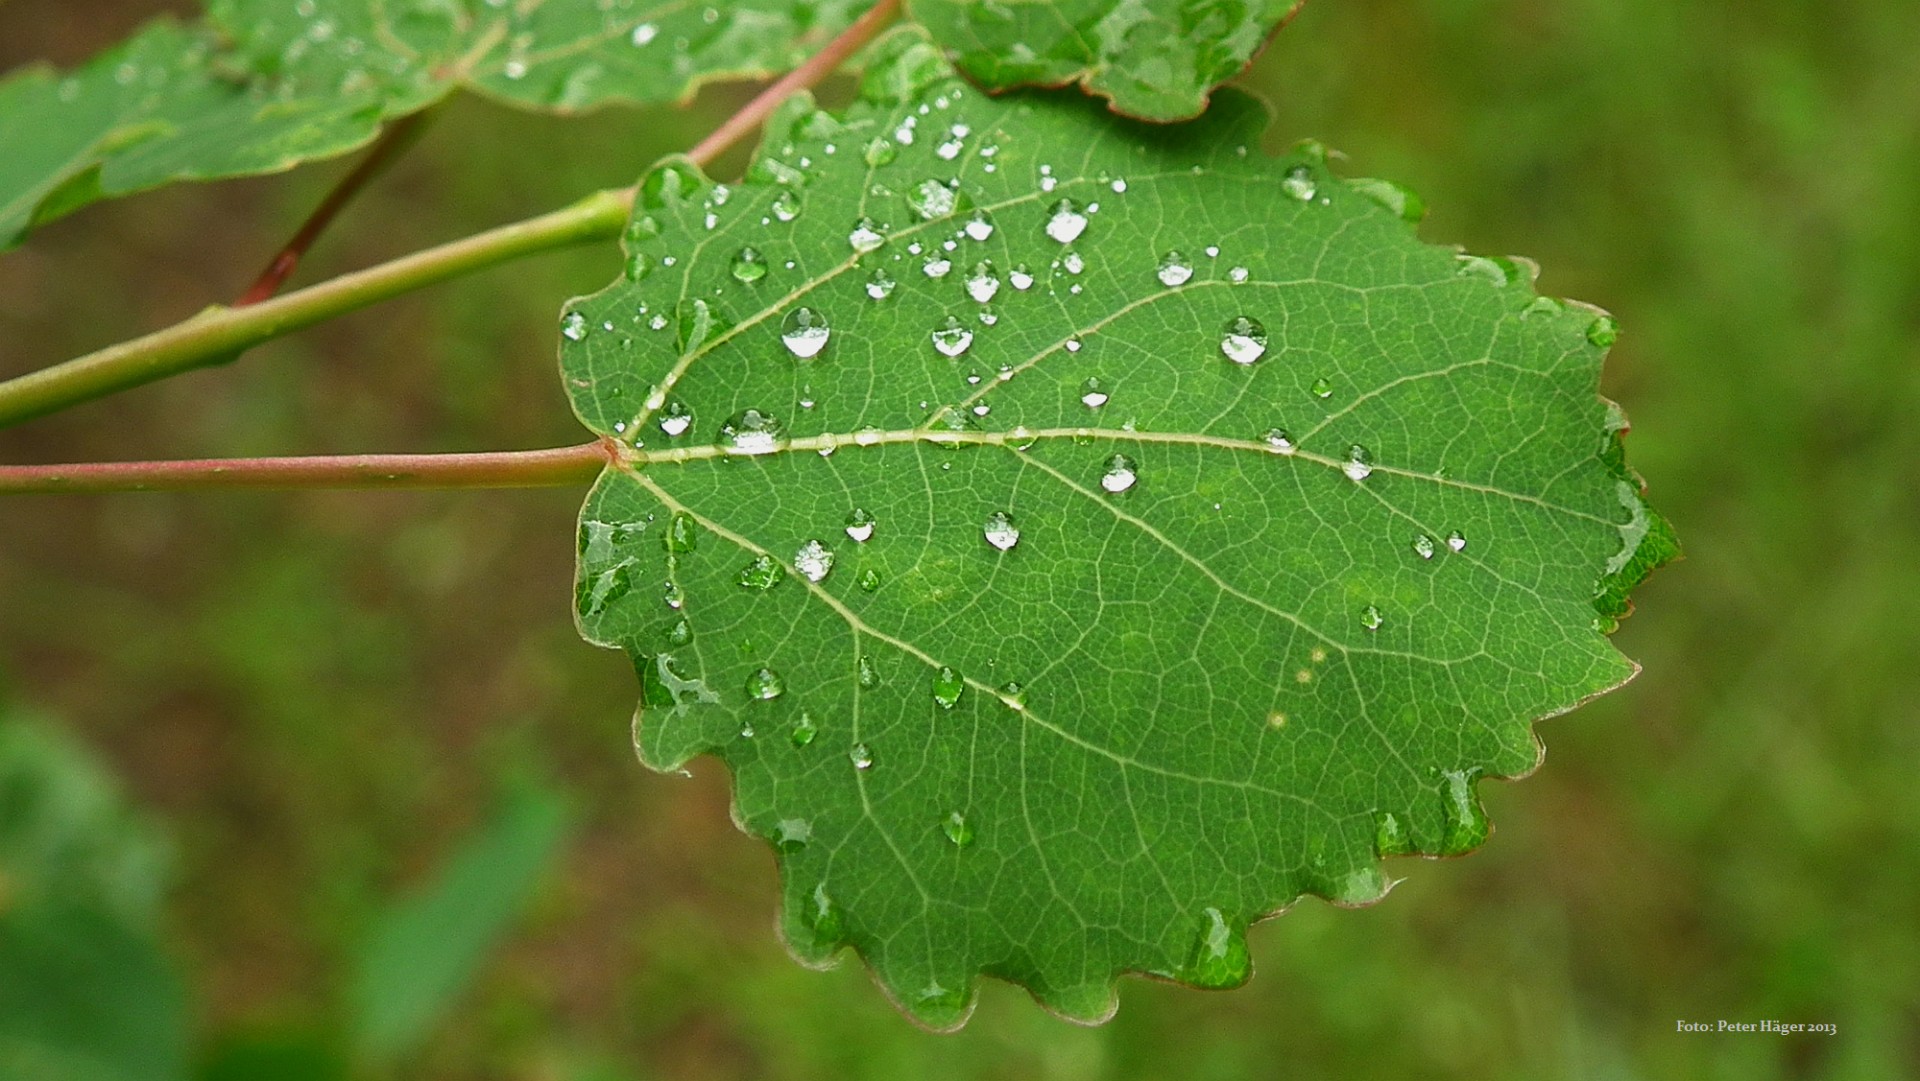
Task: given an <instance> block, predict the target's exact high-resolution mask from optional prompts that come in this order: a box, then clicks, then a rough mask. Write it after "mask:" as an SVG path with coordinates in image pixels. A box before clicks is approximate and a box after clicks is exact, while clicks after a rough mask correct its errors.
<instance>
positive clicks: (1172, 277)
mask: <svg viewBox="0 0 1920 1081" xmlns="http://www.w3.org/2000/svg"><path fill="white" fill-rule="evenodd" d="M1154 277H1156V278H1159V279H1160V284H1161V285H1164V286H1166V287H1167V288H1169V289H1171V288H1173V287H1174V286H1176V285H1185V284H1186V283H1187V280H1188V279H1190V278H1192V277H1193V264H1192V263H1189V262H1188V261H1187V257H1186V256H1184V255H1181V254H1180V253H1179V252H1177V251H1170V252H1168V253H1167V254H1165V255H1163V256H1161V257H1160V268H1159V269H1158V270H1156V271H1154Z"/></svg>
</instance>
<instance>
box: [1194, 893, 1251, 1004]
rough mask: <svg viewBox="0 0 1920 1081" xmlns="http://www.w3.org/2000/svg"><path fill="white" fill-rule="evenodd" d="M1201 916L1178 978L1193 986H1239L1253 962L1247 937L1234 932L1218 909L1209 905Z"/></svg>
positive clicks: (1249, 972)
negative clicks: (1197, 933)
mask: <svg viewBox="0 0 1920 1081" xmlns="http://www.w3.org/2000/svg"><path fill="white" fill-rule="evenodd" d="M1203 916H1204V919H1203V921H1202V923H1201V927H1200V934H1199V936H1198V937H1197V939H1196V940H1195V942H1194V944H1193V951H1192V953H1191V955H1190V956H1189V958H1188V961H1187V967H1186V969H1185V970H1184V971H1182V972H1181V973H1180V978H1181V980H1182V981H1183V982H1185V983H1190V984H1192V985H1194V986H1195V987H1238V986H1240V985H1241V984H1243V983H1245V982H1247V977H1248V976H1249V975H1251V974H1252V971H1253V961H1252V959H1251V958H1250V957H1249V956H1248V955H1247V940H1246V937H1245V936H1244V935H1237V934H1235V933H1234V930H1233V928H1232V927H1231V926H1229V925H1228V924H1227V918H1226V915H1225V914H1224V913H1222V912H1221V911H1220V910H1219V909H1217V908H1208V909H1207V910H1206V911H1205V912H1204V913H1203Z"/></svg>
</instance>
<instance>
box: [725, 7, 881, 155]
mask: <svg viewBox="0 0 1920 1081" xmlns="http://www.w3.org/2000/svg"><path fill="white" fill-rule="evenodd" d="M899 14H900V0H880V2H879V3H877V4H875V5H873V7H871V8H869V9H867V13H866V14H865V15H862V16H860V17H859V18H858V19H855V20H854V21H853V23H852V24H851V25H850V26H848V27H847V28H846V29H845V30H842V31H841V32H840V36H839V37H836V38H834V39H833V40H832V41H829V42H827V44H826V46H825V47H824V48H822V49H821V50H820V51H819V52H817V53H814V54H813V55H812V56H810V57H808V58H807V59H806V62H805V63H803V64H801V65H800V66H799V67H797V68H794V69H793V70H792V71H789V72H787V73H786V74H785V75H783V76H781V77H780V79H779V81H777V82H775V83H773V84H772V85H770V86H768V87H767V88H766V89H765V90H762V91H761V92H760V93H759V94H757V95H755V96H754V99H753V100H752V101H750V102H748V103H747V106H746V108H744V109H741V110H740V111H739V112H737V113H735V114H733V115H732V116H730V117H728V118H727V122H726V123H724V124H722V125H720V126H719V127H717V128H715V129H714V130H713V134H711V135H709V136H707V137H706V138H704V139H702V140H700V142H699V144H698V145H697V146H695V147H694V148H693V149H692V150H689V151H687V157H689V158H691V159H693V162H694V164H696V165H699V166H701V167H703V168H704V167H705V166H707V165H709V164H712V162H713V159H715V158H717V157H719V156H720V155H721V154H723V153H725V152H726V150H727V148H728V147H730V146H732V145H733V144H734V143H737V142H739V141H740V140H741V139H742V138H743V137H745V136H746V135H747V134H748V133H750V132H752V131H753V129H755V128H757V127H759V126H760V122H761V121H763V120H765V119H766V118H767V114H769V113H771V112H773V110H774V108H775V107H776V106H778V105H779V104H780V103H781V102H783V101H785V100H787V98H788V97H790V96H791V95H792V94H793V93H794V92H795V91H797V90H805V89H807V88H808V87H811V86H813V85H815V84H817V83H818V82H819V81H820V80H822V79H824V78H826V77H827V76H829V75H831V74H833V72H834V71H835V70H836V69H837V68H839V67H840V65H841V64H842V63H845V62H846V59H847V57H849V56H852V55H853V54H854V53H856V52H859V51H860V47H861V46H863V45H865V44H866V43H867V42H869V41H872V40H873V38H874V36H875V35H876V34H878V33H880V31H881V30H883V29H885V28H886V25H887V24H888V23H890V22H892V21H893V20H894V19H895V18H897V17H898V16H899Z"/></svg>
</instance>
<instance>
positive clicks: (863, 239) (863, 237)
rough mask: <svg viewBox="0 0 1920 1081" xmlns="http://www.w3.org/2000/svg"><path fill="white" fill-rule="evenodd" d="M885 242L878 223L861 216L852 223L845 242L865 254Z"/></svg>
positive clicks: (885, 239) (884, 236)
mask: <svg viewBox="0 0 1920 1081" xmlns="http://www.w3.org/2000/svg"><path fill="white" fill-rule="evenodd" d="M886 242H887V238H886V235H885V234H884V233H883V232H882V231H881V228H880V224H879V223H878V222H876V221H874V220H873V219H872V218H861V219H860V220H859V221H856V222H854V223H853V231H852V232H850V233H848V234H847V244H848V245H849V246H851V247H852V248H853V250H854V251H856V252H860V253H861V254H865V253H867V252H870V251H872V250H874V249H875V248H878V247H879V246H880V245H882V244H885V243H886Z"/></svg>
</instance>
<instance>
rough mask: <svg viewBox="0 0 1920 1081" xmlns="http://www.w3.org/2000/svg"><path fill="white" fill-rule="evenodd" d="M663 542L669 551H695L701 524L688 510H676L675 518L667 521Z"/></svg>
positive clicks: (698, 541)
mask: <svg viewBox="0 0 1920 1081" xmlns="http://www.w3.org/2000/svg"><path fill="white" fill-rule="evenodd" d="M663 542H664V543H665V544H666V546H667V551H669V552H691V551H693V549H694V547H695V546H696V545H698V544H699V543H700V526H699V524H698V523H696V522H695V521H694V520H693V515H691V514H688V513H687V512H686V511H675V512H674V513H673V518H672V519H671V520H669V521H668V522H667V532H666V534H665V537H664V540H663ZM669 603H671V602H669Z"/></svg>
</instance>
